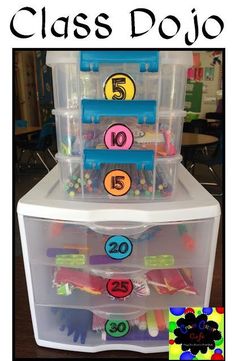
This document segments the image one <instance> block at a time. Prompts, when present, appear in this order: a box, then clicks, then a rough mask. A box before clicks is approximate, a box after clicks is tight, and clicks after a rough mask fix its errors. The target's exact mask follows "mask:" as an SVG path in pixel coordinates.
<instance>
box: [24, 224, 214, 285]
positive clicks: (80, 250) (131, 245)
mask: <svg viewBox="0 0 236 361" xmlns="http://www.w3.org/2000/svg"><path fill="white" fill-rule="evenodd" d="M25 224H26V237H27V243H28V244H27V246H28V251H29V257H30V261H31V263H32V264H42V265H46V266H56V265H58V264H60V263H58V262H60V260H61V259H63V258H66V256H68V258H67V260H65V262H68V263H64V264H65V265H67V266H68V265H70V266H72V265H73V266H74V268H80V269H85V270H86V271H87V272H93V273H96V274H97V275H100V276H102V277H110V278H117V277H121V278H127V277H128V278H129V277H130V274H132V275H133V276H135V277H143V276H144V275H145V274H146V272H148V270H149V269H151V268H155V269H161V268H163V267H164V268H166V269H169V268H170V269H171V268H184V267H204V266H207V265H208V262H209V255H210V244H211V238H212V229H213V219H203V220H198V221H192V222H186V223H180V222H179V223H170V224H146V225H142V226H140V225H139V224H138V223H135V222H133V223H132V222H125V221H124V222H122V224H121V223H120V222H106V223H103V224H93V223H87V224H86V223H85V224H79V223H76V222H60V221H53V220H47V219H42V218H33V217H32V218H31V217H26V218H25ZM74 254H76V255H77V257H74V256H70V255H74ZM79 255H80V256H79ZM73 257H74V258H73Z"/></svg>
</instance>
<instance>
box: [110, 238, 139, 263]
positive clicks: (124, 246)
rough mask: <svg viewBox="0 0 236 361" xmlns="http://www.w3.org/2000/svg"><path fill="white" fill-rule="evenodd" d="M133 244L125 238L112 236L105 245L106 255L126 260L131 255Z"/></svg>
mask: <svg viewBox="0 0 236 361" xmlns="http://www.w3.org/2000/svg"><path fill="white" fill-rule="evenodd" d="M132 251H133V244H132V243H131V241H130V240H129V239H128V238H127V237H124V236H119V235H117V236H112V237H110V238H108V240H107V241H106V243H105V252H106V254H107V255H108V256H109V257H110V258H113V259H119V260H122V259H125V258H127V257H129V256H130V255H131V253H132Z"/></svg>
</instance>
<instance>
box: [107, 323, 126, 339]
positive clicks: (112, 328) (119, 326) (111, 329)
mask: <svg viewBox="0 0 236 361" xmlns="http://www.w3.org/2000/svg"><path fill="white" fill-rule="evenodd" d="M105 331H106V333H107V334H108V335H109V336H112V337H116V338H118V337H124V336H125V335H127V333H128V332H129V322H128V321H125V320H108V321H107V322H106V324H105Z"/></svg>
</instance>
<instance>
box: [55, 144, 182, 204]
mask: <svg viewBox="0 0 236 361" xmlns="http://www.w3.org/2000/svg"><path fill="white" fill-rule="evenodd" d="M56 158H57V159H58V161H59V165H60V182H61V189H62V191H63V192H64V193H65V197H67V198H69V199H72V200H78V199H84V200H95V201H97V200H99V201H112V202H140V201H145V200H146V201H153V200H159V201H162V200H167V199H168V198H171V197H173V196H174V193H175V185H176V174H177V169H178V167H179V165H180V162H181V159H182V157H181V156H180V155H177V156H174V157H169V158H168V157H166V158H156V159H154V152H153V151H152V150H129V151H127V150H107V149H106V150H105V149H85V150H84V154H83V157H70V156H68V157H64V156H61V155H60V154H57V155H56Z"/></svg>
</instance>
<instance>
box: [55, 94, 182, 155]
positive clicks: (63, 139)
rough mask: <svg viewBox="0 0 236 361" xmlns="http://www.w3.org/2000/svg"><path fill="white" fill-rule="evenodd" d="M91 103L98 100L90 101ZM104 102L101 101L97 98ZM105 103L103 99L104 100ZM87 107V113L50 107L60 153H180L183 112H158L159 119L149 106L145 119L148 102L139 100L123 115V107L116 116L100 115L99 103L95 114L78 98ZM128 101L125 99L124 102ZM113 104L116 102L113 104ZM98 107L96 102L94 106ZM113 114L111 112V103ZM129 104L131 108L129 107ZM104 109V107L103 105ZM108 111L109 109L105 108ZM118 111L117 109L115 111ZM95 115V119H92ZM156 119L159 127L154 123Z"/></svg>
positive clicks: (88, 102)
mask: <svg viewBox="0 0 236 361" xmlns="http://www.w3.org/2000/svg"><path fill="white" fill-rule="evenodd" d="M91 102H92V103H93V104H94V103H95V104H96V103H99V101H97V102H96V101H95V102H93V101H91ZM101 102H102V103H104V101H101ZM105 102H106V101H105ZM84 103H85V108H86V109H87V108H89V109H90V112H88V113H87V112H86V111H85V112H84V111H83V110H82V114H80V112H79V111H78V110H67V109H64V110H62V109H60V110H54V111H53V112H54V114H55V116H56V127H57V145H58V151H59V153H60V154H61V155H67V156H68V155H81V154H82V152H83V149H120V150H127V149H140V150H141V149H151V150H154V151H155V152H156V156H161V157H166V156H173V155H176V154H179V153H180V147H181V138H182V129H183V119H184V116H185V114H186V113H185V112H183V111H178V110H177V111H173V112H165V111H161V112H159V116H157V117H158V118H159V120H156V115H155V113H156V111H155V107H154V106H153V108H152V111H150V112H149V113H150V116H149V118H148V119H147V116H146V114H147V112H145V109H148V108H151V106H152V105H153V104H152V102H147V104H146V107H145V102H140V105H143V104H144V109H142V107H140V108H141V111H140V112H137V107H136V108H135V105H136V104H133V106H132V107H134V108H135V109H136V112H137V113H136V114H137V115H136V114H135V112H133V114H132V111H131V114H127V113H126V115H123V116H121V114H124V111H125V107H124V108H122V105H123V102H122V105H121V104H118V105H121V108H120V111H119V113H120V116H117V115H116V114H115V115H111V114H110V115H104V112H103V111H102V108H103V107H102V106H101V110H100V112H98V113H99V114H101V115H97V116H96V114H97V113H95V112H94V111H92V109H91V107H90V101H87V100H86V101H82V109H83V108H84ZM125 103H126V104H129V102H125ZM116 104H117V103H116ZM97 106H98V107H100V105H99V104H98V105H97ZM111 106H112V107H113V114H114V113H115V110H114V104H111ZM132 107H131V108H132ZM105 108H106V106H105ZM108 112H110V113H111V111H108ZM117 113H118V112H117ZM95 116H96V120H95ZM158 122H159V126H158Z"/></svg>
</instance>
